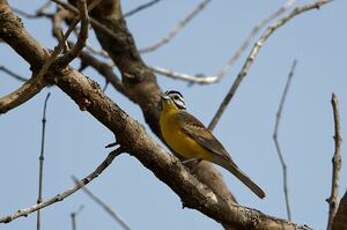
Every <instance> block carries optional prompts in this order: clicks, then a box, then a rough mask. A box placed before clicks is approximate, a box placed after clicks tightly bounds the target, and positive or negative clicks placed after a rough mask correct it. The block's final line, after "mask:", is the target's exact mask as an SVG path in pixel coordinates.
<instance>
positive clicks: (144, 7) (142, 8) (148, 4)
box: [123, 0, 161, 18]
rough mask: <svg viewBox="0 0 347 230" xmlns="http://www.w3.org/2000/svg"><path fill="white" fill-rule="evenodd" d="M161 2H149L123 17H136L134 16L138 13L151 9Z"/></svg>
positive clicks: (153, 0) (156, 0) (155, 0)
mask: <svg viewBox="0 0 347 230" xmlns="http://www.w3.org/2000/svg"><path fill="white" fill-rule="evenodd" d="M160 1H161V0H152V1H149V2H147V3H144V4H142V5H140V6H138V7H136V8H135V9H132V10H130V11H129V12H126V13H125V14H124V15H123V17H125V18H126V17H130V16H132V15H134V14H136V13H138V12H140V11H142V10H144V9H147V8H149V7H151V6H153V5H155V4H157V3H159V2H160Z"/></svg>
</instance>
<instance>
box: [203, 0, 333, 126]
mask: <svg viewBox="0 0 347 230" xmlns="http://www.w3.org/2000/svg"><path fill="white" fill-rule="evenodd" d="M331 1H332V0H318V1H315V2H313V3H308V4H305V5H302V6H298V7H295V8H294V9H293V10H292V11H291V12H290V13H289V15H287V16H284V17H282V18H280V19H279V20H278V21H276V22H275V23H274V24H272V25H271V26H269V27H268V28H267V30H266V31H265V32H264V33H263V34H262V35H261V36H260V38H259V40H258V41H257V42H256V43H255V44H254V46H253V48H252V50H251V52H250V53H249V55H248V56H247V59H246V62H245V63H244V64H243V66H242V68H241V71H240V72H239V74H238V75H237V77H236V79H235V81H234V83H233V85H232V86H231V88H230V90H229V92H228V93H227V95H226V96H225V98H224V99H223V102H222V103H221V104H220V106H219V108H218V110H217V112H216V114H215V115H214V117H213V119H212V121H211V122H210V124H209V129H211V130H213V129H214V127H215V126H216V125H217V123H218V121H219V119H220V118H221V116H222V115H223V113H224V111H225V109H226V108H227V106H228V105H229V103H230V101H231V99H232V98H233V97H234V95H235V93H236V90H237V89H238V87H239V86H240V84H241V81H242V80H243V79H244V78H245V77H246V76H247V74H248V71H249V69H250V68H251V66H252V64H253V62H254V60H255V58H256V57H257V55H258V53H259V51H260V49H261V48H262V47H263V45H264V43H265V42H266V41H267V39H268V38H269V37H270V36H271V35H272V34H273V33H274V32H275V31H276V30H277V29H279V28H281V27H282V26H283V25H285V24H286V23H287V22H289V21H290V20H291V19H293V18H295V16H298V15H300V14H302V13H304V12H306V11H309V10H312V9H320V7H321V6H323V5H325V4H327V3H329V2H331Z"/></svg>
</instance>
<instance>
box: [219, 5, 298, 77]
mask: <svg viewBox="0 0 347 230" xmlns="http://www.w3.org/2000/svg"><path fill="white" fill-rule="evenodd" d="M294 3H295V0H287V2H286V3H285V4H284V5H283V6H281V7H280V8H279V9H278V10H276V11H275V12H273V13H272V14H271V15H269V16H267V17H266V18H264V19H263V20H261V21H260V22H259V23H258V24H256V25H255V26H254V28H253V29H252V31H251V32H250V33H249V34H248V35H247V38H246V40H245V41H244V42H243V43H242V44H241V46H240V47H239V48H238V49H237V50H236V52H235V53H234V54H233V56H232V57H231V58H230V59H229V60H228V61H227V62H226V63H225V64H224V66H223V67H222V69H221V70H219V71H218V73H217V74H216V75H217V76H218V81H219V80H221V79H222V78H223V77H224V76H225V75H226V74H227V73H228V72H229V71H230V69H231V66H232V65H234V63H235V62H236V61H237V60H238V59H239V58H240V56H241V54H242V53H243V52H244V51H245V50H246V49H247V47H248V46H249V44H250V42H251V41H252V40H253V38H254V37H255V36H256V35H257V34H258V32H259V31H260V30H261V29H262V28H263V27H264V26H266V25H267V24H268V23H269V22H271V21H272V20H274V19H275V18H277V17H279V16H280V15H282V14H283V13H285V12H286V11H287V10H288V9H289V8H290V7H291V6H292V5H293V4H294Z"/></svg>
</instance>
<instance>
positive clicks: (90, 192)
mask: <svg viewBox="0 0 347 230" xmlns="http://www.w3.org/2000/svg"><path fill="white" fill-rule="evenodd" d="M72 180H73V181H74V182H75V183H76V184H78V183H79V180H78V179H77V178H76V177H75V176H72ZM82 191H83V192H85V193H86V194H87V195H88V196H89V197H90V198H91V199H92V200H93V201H95V203H97V204H98V205H100V206H101V207H102V208H103V209H104V210H105V211H106V212H107V213H108V214H109V215H110V216H111V217H112V219H114V220H115V221H116V222H117V223H118V224H119V225H120V226H121V227H122V228H123V229H125V230H130V227H129V226H128V225H127V224H126V223H125V221H124V220H122V218H120V217H119V216H118V215H117V213H116V212H115V211H113V209H112V208H111V207H110V206H109V205H107V204H106V203H105V202H104V201H102V200H101V199H100V198H99V197H97V196H96V195H95V194H94V193H93V192H92V191H90V190H89V189H88V188H87V186H84V187H82Z"/></svg>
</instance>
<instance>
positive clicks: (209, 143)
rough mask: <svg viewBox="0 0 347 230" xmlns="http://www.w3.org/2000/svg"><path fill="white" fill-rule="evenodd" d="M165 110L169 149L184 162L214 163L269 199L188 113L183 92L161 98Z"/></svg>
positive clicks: (163, 119)
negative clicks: (200, 161)
mask: <svg viewBox="0 0 347 230" xmlns="http://www.w3.org/2000/svg"><path fill="white" fill-rule="evenodd" d="M161 106H162V108H161V112H160V129H161V133H162V137H163V139H164V141H165V142H166V143H167V144H168V145H169V147H170V148H171V149H172V150H173V151H174V152H175V153H176V154H178V155H179V157H180V158H183V159H184V161H183V162H187V161H192V160H206V161H210V162H213V163H215V164H217V165H220V166H222V167H223V168H225V169H226V170H228V171H230V172H231V173H232V174H233V175H234V176H236V177H237V178H238V179H239V180H241V181H242V183H244V184H245V185H246V186H247V187H248V188H249V189H250V190H252V191H253V192H254V193H255V194H256V195H257V196H258V197H260V198H264V197H265V193H264V191H263V190H262V189H261V188H260V187H259V186H258V185H256V184H255V183H254V182H253V181H252V180H251V179H250V178H249V177H248V176H247V175H246V174H245V173H243V172H242V171H241V170H240V169H239V167H238V166H237V165H236V164H235V162H234V161H233V160H232V159H231V157H230V155H229V154H228V152H227V151H226V150H225V148H224V147H223V145H222V144H221V143H220V142H219V141H218V140H217V138H215V137H214V136H213V134H212V133H211V131H210V130H208V129H207V128H206V127H205V126H204V125H203V124H202V123H201V122H200V121H199V120H198V119H197V118H195V117H194V116H193V115H191V114H189V113H188V112H187V111H186V104H185V102H184V99H183V96H182V94H181V93H180V92H178V91H174V90H171V91H166V92H165V93H164V94H163V95H162V96H161Z"/></svg>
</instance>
